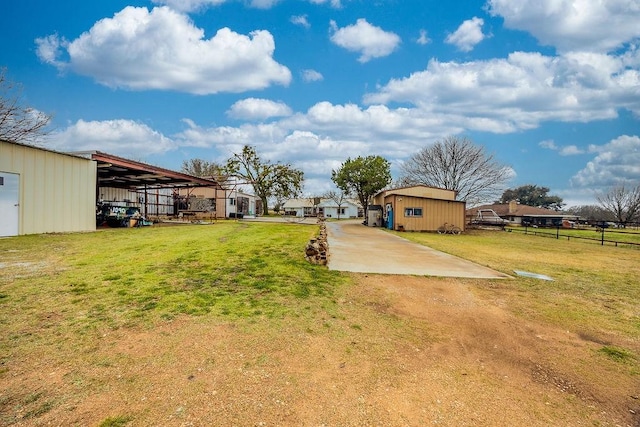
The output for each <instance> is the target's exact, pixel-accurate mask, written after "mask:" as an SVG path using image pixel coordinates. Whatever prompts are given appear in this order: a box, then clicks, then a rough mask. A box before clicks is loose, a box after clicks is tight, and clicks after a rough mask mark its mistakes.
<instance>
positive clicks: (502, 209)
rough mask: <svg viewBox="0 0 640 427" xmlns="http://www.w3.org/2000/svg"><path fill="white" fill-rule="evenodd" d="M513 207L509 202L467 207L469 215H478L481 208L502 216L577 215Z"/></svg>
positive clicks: (561, 216)
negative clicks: (510, 208) (491, 210)
mask: <svg viewBox="0 0 640 427" xmlns="http://www.w3.org/2000/svg"><path fill="white" fill-rule="evenodd" d="M512 207H513V209H512V210H509V203H498V204H493V205H483V206H476V207H474V208H471V209H467V215H476V214H477V213H478V211H479V210H481V209H493V211H494V212H495V213H497V214H498V216H500V217H507V216H519V217H525V216H527V217H553V218H566V217H575V215H568V214H565V213H563V212H558V211H554V210H551V209H544V208H538V207H535V206H528V205H521V204H519V203H518V204H515V205H512Z"/></svg>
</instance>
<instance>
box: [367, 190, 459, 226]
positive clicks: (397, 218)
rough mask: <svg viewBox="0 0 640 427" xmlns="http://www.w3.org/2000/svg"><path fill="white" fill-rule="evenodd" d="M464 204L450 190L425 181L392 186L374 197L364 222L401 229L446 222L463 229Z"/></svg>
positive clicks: (438, 224) (437, 224) (439, 224)
mask: <svg viewBox="0 0 640 427" xmlns="http://www.w3.org/2000/svg"><path fill="white" fill-rule="evenodd" d="M465 206H466V204H465V202H463V201H460V200H456V192H455V191H453V190H446V189H443V188H435V187H429V186H426V185H414V186H411V187H400V188H393V189H390V190H383V191H381V192H379V193H378V194H376V195H375V196H374V197H373V205H372V206H369V208H368V209H367V216H368V218H367V223H368V225H372V226H385V227H387V228H389V229H392V230H404V231H436V230H437V229H438V228H440V227H441V226H443V225H444V224H445V223H447V224H450V225H454V226H457V227H460V229H462V230H464V225H465V221H464V215H465Z"/></svg>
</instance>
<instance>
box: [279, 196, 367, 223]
mask: <svg viewBox="0 0 640 427" xmlns="http://www.w3.org/2000/svg"><path fill="white" fill-rule="evenodd" d="M282 209H283V210H284V212H285V213H287V214H288V215H295V216H298V217H314V216H324V217H326V218H358V217H361V216H362V211H363V210H362V208H361V207H360V205H359V204H358V203H357V202H355V201H353V200H345V201H344V202H342V204H341V205H340V206H338V204H337V203H336V202H335V201H334V200H332V199H325V198H319V197H315V198H314V197H311V198H306V199H289V200H287V201H286V202H285V203H284V205H283V206H282Z"/></svg>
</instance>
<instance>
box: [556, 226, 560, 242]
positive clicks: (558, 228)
mask: <svg viewBox="0 0 640 427" xmlns="http://www.w3.org/2000/svg"><path fill="white" fill-rule="evenodd" d="M558 239H560V226H559V225H556V240H558Z"/></svg>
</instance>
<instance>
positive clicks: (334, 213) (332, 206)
mask: <svg viewBox="0 0 640 427" xmlns="http://www.w3.org/2000/svg"><path fill="white" fill-rule="evenodd" d="M318 206H319V207H320V208H322V210H323V213H324V216H325V217H326V218H358V217H361V216H362V215H363V209H362V208H361V207H360V204H359V203H357V202H355V201H353V200H344V201H343V202H342V203H341V204H340V206H338V203H337V202H336V201H335V200H333V199H322V200H321V201H320V204H319V205H318Z"/></svg>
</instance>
